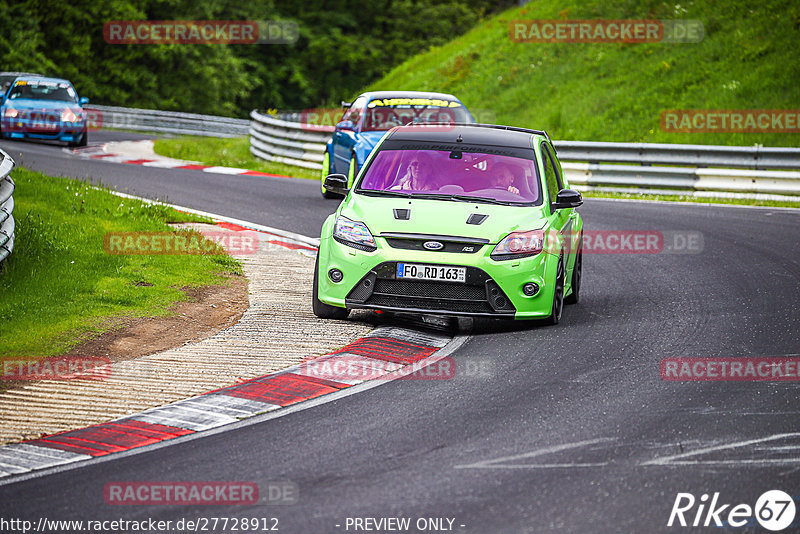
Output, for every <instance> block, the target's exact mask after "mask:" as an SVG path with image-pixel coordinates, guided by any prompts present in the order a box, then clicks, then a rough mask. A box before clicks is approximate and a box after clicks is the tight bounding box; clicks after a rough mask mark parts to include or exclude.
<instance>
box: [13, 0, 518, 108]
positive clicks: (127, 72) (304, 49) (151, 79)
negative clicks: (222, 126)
mask: <svg viewBox="0 0 800 534" xmlns="http://www.w3.org/2000/svg"><path fill="white" fill-rule="evenodd" d="M513 3H514V2H513V0H442V1H439V0H377V1H365V0H339V1H337V2H323V1H322V0H303V1H302V2H298V1H287V0H283V1H273V0H249V1H248V2H241V1H239V0H92V1H90V2H75V1H73V0H12V1H11V2H10V3H6V2H2V3H0V20H3V21H4V23H3V24H2V26H0V57H2V58H3V62H2V64H0V70H8V71H33V72H40V73H43V74H47V75H53V76H61V77H65V78H68V79H70V80H72V81H73V83H74V84H75V86H76V88H77V89H78V91H79V92H80V93H81V95H82V96H87V97H89V98H90V99H91V100H92V102H93V103H97V104H110V105H120V106H131V107H145V108H157V109H174V110H182V111H194V112H199V113H212V114H222V115H232V116H246V114H247V112H248V111H249V110H251V109H253V108H279V109H302V108H306V107H313V106H317V105H323V104H328V103H334V102H337V101H338V100H340V99H345V98H350V97H352V96H353V93H355V92H357V91H358V90H359V89H360V88H362V87H364V86H365V85H367V84H368V83H370V82H371V81H374V80H376V79H378V78H380V77H381V76H382V75H384V74H386V73H387V72H388V71H389V70H390V69H391V68H392V67H393V66H395V65H397V64H399V63H401V62H403V61H404V60H406V59H408V58H409V57H411V56H413V55H414V54H417V53H419V52H422V51H424V50H427V49H429V48H430V47H431V46H437V45H442V44H444V43H446V42H447V41H449V40H450V39H452V38H453V37H454V36H457V35H460V34H463V33H464V32H466V31H467V30H469V29H470V28H471V27H473V26H474V25H475V24H476V23H477V22H478V21H479V20H481V19H482V18H483V17H484V15H486V14H490V13H493V12H496V11H499V10H501V9H502V8H505V7H508V6H509V5H512V4H513ZM112 20H259V21H264V20H281V21H287V20H288V21H295V22H296V23H297V25H298V28H299V39H298V40H297V42H296V43H294V44H292V45H277V44H272V45H269V44H259V45H243V44H240V45H219V44H159V45H143V44H137V45H124V44H108V43H106V41H105V40H104V36H103V25H104V24H105V23H106V22H107V21H112Z"/></svg>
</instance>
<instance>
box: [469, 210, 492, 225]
mask: <svg viewBox="0 0 800 534" xmlns="http://www.w3.org/2000/svg"><path fill="white" fill-rule="evenodd" d="M488 218H489V216H488V215H484V214H482V213H473V214H471V215H470V216H469V217H467V224H476V225H477V224H481V223H483V221H485V220H486V219H488Z"/></svg>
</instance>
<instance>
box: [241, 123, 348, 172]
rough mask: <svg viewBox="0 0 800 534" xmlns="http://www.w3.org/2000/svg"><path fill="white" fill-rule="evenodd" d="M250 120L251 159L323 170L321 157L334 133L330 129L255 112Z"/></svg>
mask: <svg viewBox="0 0 800 534" xmlns="http://www.w3.org/2000/svg"><path fill="white" fill-rule="evenodd" d="M250 118H251V119H252V120H251V121H250V152H252V153H253V155H254V156H256V157H259V158H261V159H265V160H269V161H278V162H281V163H288V164H290V165H297V166H298V167H305V168H307V169H317V170H322V156H323V153H324V152H325V143H327V142H328V139H330V137H331V134H332V133H333V130H334V128H333V127H332V126H313V125H308V124H304V123H300V122H292V121H286V120H282V119H279V118H277V117H275V116H272V115H262V114H261V113H259V112H258V111H255V110H253V111H252V112H251V113H250Z"/></svg>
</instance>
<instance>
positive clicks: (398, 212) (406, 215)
mask: <svg viewBox="0 0 800 534" xmlns="http://www.w3.org/2000/svg"><path fill="white" fill-rule="evenodd" d="M394 218H395V219H397V220H399V221H407V220H409V219H410V218H411V210H409V209H400V208H395V209H394Z"/></svg>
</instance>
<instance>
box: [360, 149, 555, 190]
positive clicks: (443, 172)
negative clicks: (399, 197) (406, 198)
mask: <svg viewBox="0 0 800 534" xmlns="http://www.w3.org/2000/svg"><path fill="white" fill-rule="evenodd" d="M540 189H541V188H540V186H539V173H538V171H537V169H536V162H535V161H533V160H530V159H525V158H518V157H512V156H501V155H497V154H484V153H478V152H450V151H444V150H381V151H380V152H378V154H376V155H375V159H374V160H373V161H372V163H371V164H370V166H369V168H368V169H367V171H366V174H365V175H364V178H363V179H362V180H361V183H360V185H359V190H372V191H402V192H406V193H411V194H414V193H425V194H441V195H466V196H473V197H488V198H491V199H494V200H500V201H503V202H525V203H529V202H536V201H538V200H539V198H540V197H541V194H540Z"/></svg>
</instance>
